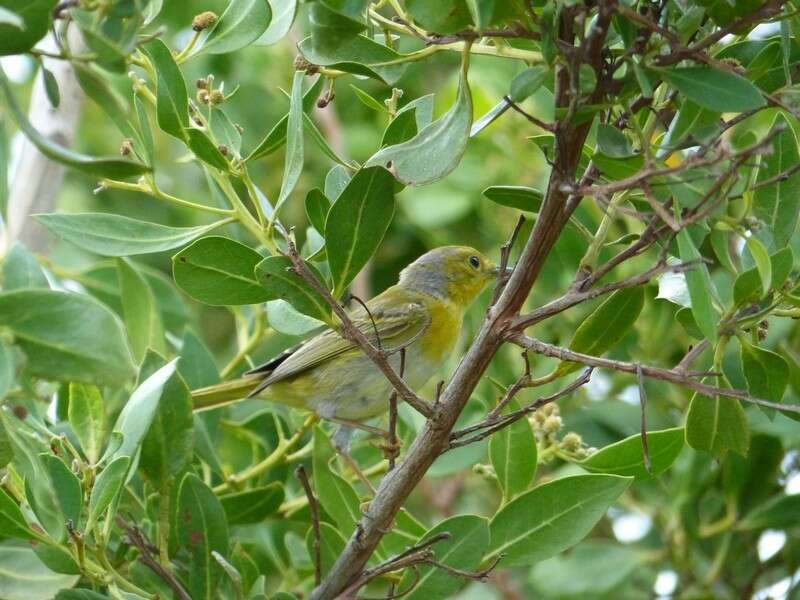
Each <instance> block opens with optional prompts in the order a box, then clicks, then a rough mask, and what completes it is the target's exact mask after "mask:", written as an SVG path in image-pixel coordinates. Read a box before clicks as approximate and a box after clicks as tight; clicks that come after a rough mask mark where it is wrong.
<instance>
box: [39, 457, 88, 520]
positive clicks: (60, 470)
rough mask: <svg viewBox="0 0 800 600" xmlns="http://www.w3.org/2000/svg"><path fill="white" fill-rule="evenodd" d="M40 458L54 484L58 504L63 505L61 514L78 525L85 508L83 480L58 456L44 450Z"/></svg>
mask: <svg viewBox="0 0 800 600" xmlns="http://www.w3.org/2000/svg"><path fill="white" fill-rule="evenodd" d="M39 458H40V459H41V461H42V464H43V465H44V468H45V470H46V471H47V475H48V476H49V477H50V481H51V482H52V484H53V491H54V492H55V496H56V499H57V500H58V505H59V506H60V507H61V514H62V515H64V519H65V520H70V521H72V522H73V523H74V524H75V526H76V527H77V526H78V523H79V521H80V518H81V508H83V490H82V488H81V482H80V481H78V478H77V477H76V476H75V474H74V473H73V472H72V471H71V470H70V468H69V467H68V466H67V465H66V464H64V461H63V460H61V459H60V458H59V457H58V456H55V455H53V454H50V453H48V452H43V453H42V454H40V455H39Z"/></svg>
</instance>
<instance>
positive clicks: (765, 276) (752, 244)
mask: <svg viewBox="0 0 800 600" xmlns="http://www.w3.org/2000/svg"><path fill="white" fill-rule="evenodd" d="M747 249H748V250H749V251H750V255H751V256H752V257H753V260H754V261H755V263H756V269H757V270H758V276H759V277H760V278H761V290H762V291H763V295H764V296H766V295H767V294H768V293H769V290H770V288H771V287H772V263H771V262H770V258H769V253H768V252H767V247H766V246H764V244H763V243H762V242H761V241H760V240H757V239H756V238H754V237H749V238H747Z"/></svg>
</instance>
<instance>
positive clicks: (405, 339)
mask: <svg viewBox="0 0 800 600" xmlns="http://www.w3.org/2000/svg"><path fill="white" fill-rule="evenodd" d="M497 272H498V268H497V266H496V265H495V264H494V263H493V262H491V261H490V260H488V259H487V258H486V257H485V256H483V255H482V254H481V253H480V252H478V251H477V250H475V249H474V248H468V247H465V246H443V247H440V248H436V249H435V250H431V251H430V252H427V253H426V254H424V255H422V256H421V257H419V258H418V259H417V260H415V261H414V262H413V263H411V264H410V265H408V266H407V267H406V268H405V269H403V271H402V272H401V273H400V281H399V282H398V283H397V284H396V285H394V286H392V287H390V288H389V289H387V290H385V291H384V292H383V293H381V294H380V295H378V296H376V297H375V298H373V299H372V300H370V301H369V302H367V307H368V309H369V314H368V313H367V311H365V310H364V308H363V307H360V308H358V309H356V310H354V311H353V312H352V313H351V314H350V318H351V319H352V321H353V324H354V325H355V326H356V327H358V328H359V329H360V330H361V331H362V332H363V333H364V335H365V336H367V338H368V339H370V340H371V341H372V343H374V344H377V340H376V330H377V335H378V337H379V342H380V345H381V346H382V347H383V348H384V350H386V351H387V352H388V353H390V355H389V359H388V360H389V362H390V364H392V366H393V367H394V369H395V370H396V371H398V372H399V369H400V352H399V350H400V349H401V348H405V368H404V374H403V378H404V380H405V381H406V382H407V384H408V386H409V387H410V388H411V389H413V390H418V389H419V388H421V387H422V386H423V385H424V384H425V382H427V381H428V379H430V378H431V376H433V374H434V373H436V371H437V370H438V369H439V368H440V367H441V365H442V364H443V363H444V361H445V359H446V358H447V357H448V356H449V355H450V353H451V352H452V351H453V348H454V346H455V344H456V341H457V340H458V336H459V332H460V330H461V323H462V320H463V317H464V313H465V311H466V310H467V308H468V307H469V305H470V304H471V303H472V301H473V300H475V298H476V297H477V296H478V294H480V292H481V291H482V290H483V289H484V287H486V285H487V284H488V283H489V282H490V281H491V280H492V279H494V278H495V277H496V276H497ZM373 323H374V325H373ZM391 391H392V384H391V383H389V381H388V380H387V379H386V378H385V376H384V375H383V373H382V372H381V371H380V369H378V367H377V366H375V364H374V363H373V362H372V360H371V359H370V358H369V357H367V356H366V355H365V354H364V353H363V352H362V351H361V350H360V349H359V348H358V347H357V346H355V345H354V344H352V343H351V342H350V341H348V340H347V339H345V338H343V337H342V336H341V335H340V334H339V333H338V332H336V331H334V330H327V331H325V332H323V333H320V334H319V335H317V336H316V337H313V338H311V339H310V340H308V341H306V342H303V343H302V344H300V345H299V346H297V347H296V348H292V349H290V350H288V351H287V352H285V353H283V354H281V355H280V356H278V357H276V358H274V359H273V360H271V361H270V362H268V363H266V364H264V365H262V366H261V367H258V368H257V369H254V370H253V371H251V372H250V373H248V374H246V375H245V376H244V377H242V378H240V379H236V380H233V381H229V382H225V383H222V384H219V385H215V386H211V387H207V388H203V389H199V390H195V391H194V392H193V393H192V397H193V400H194V406H195V409H196V410H201V409H204V408H213V407H214V406H219V405H221V404H225V403H227V402H230V401H232V400H236V399H239V398H243V397H246V396H251V395H252V396H257V397H259V398H264V399H266V400H270V401H274V402H281V403H283V404H287V405H289V406H292V407H295V408H300V409H305V410H309V411H313V412H315V413H317V414H318V415H319V416H320V417H322V418H323V419H330V420H334V421H339V422H340V423H341V422H344V423H345V424H347V423H348V422H349V423H357V422H361V421H365V420H367V419H370V418H372V417H376V416H378V415H380V414H382V413H384V412H386V411H387V410H388V407H389V395H390V393H391Z"/></svg>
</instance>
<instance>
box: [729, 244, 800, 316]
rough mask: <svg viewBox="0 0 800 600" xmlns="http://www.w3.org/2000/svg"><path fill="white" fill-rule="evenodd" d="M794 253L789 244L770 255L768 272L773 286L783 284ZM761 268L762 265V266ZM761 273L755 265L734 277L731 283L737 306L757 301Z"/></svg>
mask: <svg viewBox="0 0 800 600" xmlns="http://www.w3.org/2000/svg"><path fill="white" fill-rule="evenodd" d="M793 263H794V254H793V252H792V248H791V246H786V247H784V248H781V249H780V250H778V251H777V252H775V253H774V254H773V255H772V256H770V272H771V282H772V287H773V288H778V287H780V286H781V285H783V282H784V281H786V278H787V277H788V276H789V273H791V271H792V265H793ZM762 270H763V266H762ZM762 281H763V279H762V278H761V274H760V272H759V271H758V268H757V267H752V268H751V269H748V270H747V271H743V272H742V273H740V274H739V275H738V276H737V277H736V281H734V284H733V301H734V303H735V304H736V305H737V306H738V305H741V304H743V303H745V302H750V301H757V300H758V299H760V298H761V292H762V291H763V290H762Z"/></svg>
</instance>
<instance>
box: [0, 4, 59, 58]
mask: <svg viewBox="0 0 800 600" xmlns="http://www.w3.org/2000/svg"><path fill="white" fill-rule="evenodd" d="M57 1H58V0H26V1H25V2H19V0H3V1H2V2H0V6H2V7H3V8H4V9H6V10H5V11H4V13H5V15H6V16H5V18H4V19H3V20H2V21H0V56H7V55H9V54H22V53H23V52H27V51H28V50H30V49H31V48H33V46H34V45H35V44H36V42H38V41H39V40H40V39H42V38H43V37H44V36H45V35H46V34H47V30H48V29H49V28H50V23H51V22H52V20H53V8H55V6H56V3H57ZM12 11H13V12H12ZM15 17H16V18H15Z"/></svg>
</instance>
